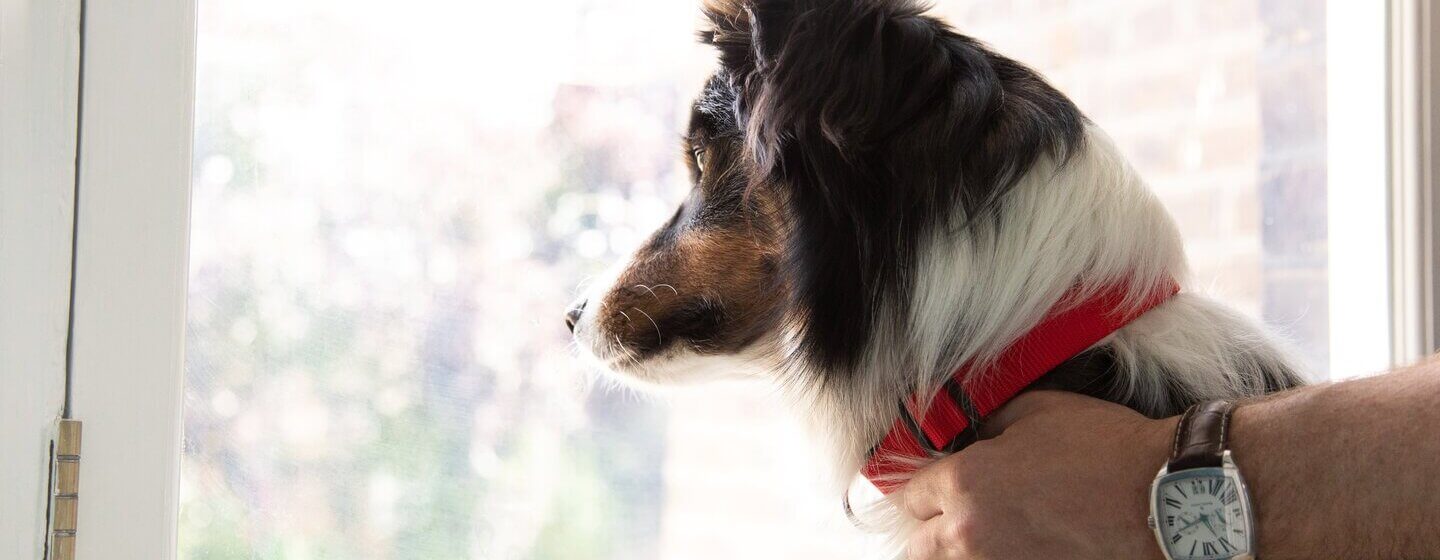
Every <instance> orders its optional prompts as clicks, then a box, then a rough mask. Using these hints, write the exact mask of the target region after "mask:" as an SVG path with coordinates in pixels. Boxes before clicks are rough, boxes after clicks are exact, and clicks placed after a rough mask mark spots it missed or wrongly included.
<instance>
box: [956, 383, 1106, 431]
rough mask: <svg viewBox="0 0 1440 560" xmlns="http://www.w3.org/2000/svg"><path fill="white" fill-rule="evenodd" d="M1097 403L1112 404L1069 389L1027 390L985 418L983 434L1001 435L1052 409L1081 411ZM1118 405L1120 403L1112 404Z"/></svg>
mask: <svg viewBox="0 0 1440 560" xmlns="http://www.w3.org/2000/svg"><path fill="white" fill-rule="evenodd" d="M1096 405H1102V406H1103V405H1110V403H1107V402H1106V401H1102V400H1100V399H1097V398H1094V397H1087V396H1085V395H1081V394H1077V393H1071V392H1067V391H1046V390H1041V391H1026V392H1024V393H1020V394H1019V395H1016V396H1015V398H1013V399H1010V402H1008V403H1005V405H1004V406H1001V407H1000V408H999V409H997V410H996V411H995V412H994V413H992V414H991V415H990V416H989V417H987V418H986V419H985V422H984V423H983V425H982V426H983V429H982V434H981V435H982V436H984V437H986V438H992V437H995V436H998V435H1000V434H1001V433H1002V432H1004V431H1005V429H1006V428H1009V427H1010V426H1013V425H1015V423H1016V422H1020V421H1021V420H1023V419H1025V418H1028V417H1031V416H1034V415H1036V414H1041V413H1045V412H1050V411H1057V410H1070V411H1079V410H1083V409H1087V408H1093V407H1095V406H1096ZM1110 406H1118V405H1110Z"/></svg>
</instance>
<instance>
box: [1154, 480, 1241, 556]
mask: <svg viewBox="0 0 1440 560" xmlns="http://www.w3.org/2000/svg"><path fill="white" fill-rule="evenodd" d="M1152 495H1153V499H1154V501H1155V507H1154V508H1153V510H1152V511H1154V512H1155V533H1156V537H1157V538H1158V539H1159V540H1160V546H1163V547H1165V549H1166V550H1167V551H1169V553H1170V558H1172V559H1174V560H1220V559H1226V558H1233V557H1236V556H1240V555H1245V554H1249V553H1250V551H1251V549H1252V546H1251V543H1252V542H1253V539H1254V535H1253V530H1252V527H1251V523H1250V519H1251V517H1250V503H1249V499H1248V497H1247V495H1246V492H1245V488H1244V482H1242V481H1241V480H1240V475H1239V473H1238V472H1236V471H1234V470H1233V469H1223V468H1214V469H1190V470H1184V471H1180V472H1176V473H1171V474H1167V475H1165V476H1163V477H1161V478H1160V479H1159V480H1157V481H1156V482H1155V486H1154V487H1153V488H1152Z"/></svg>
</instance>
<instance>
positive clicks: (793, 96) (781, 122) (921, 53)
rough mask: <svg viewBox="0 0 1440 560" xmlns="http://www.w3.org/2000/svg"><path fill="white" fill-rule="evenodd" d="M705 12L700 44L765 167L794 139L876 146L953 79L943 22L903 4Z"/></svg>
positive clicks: (746, 2)
mask: <svg viewBox="0 0 1440 560" xmlns="http://www.w3.org/2000/svg"><path fill="white" fill-rule="evenodd" d="M704 12H705V14H706V17H707V18H708V19H709V21H710V27H709V28H708V29H707V30H705V31H704V32H702V33H701V37H702V40H704V42H706V43H709V44H712V45H714V46H715V47H716V48H717V50H718V51H719V53H720V62H721V67H722V69H723V70H724V72H726V73H727V74H728V77H729V79H730V80H731V83H732V85H734V86H735V87H736V88H737V89H739V90H740V91H739V93H740V98H741V101H742V105H743V107H742V111H743V113H744V114H742V115H739V116H740V119H741V122H742V123H744V124H745V126H746V128H747V129H748V130H747V133H749V134H748V135H747V136H748V137H749V140H750V148H751V149H752V150H753V151H754V152H755V156H756V159H757V162H758V163H760V164H761V166H762V168H765V169H767V170H770V171H779V170H778V169H774V168H773V166H774V165H776V164H777V163H778V158H779V157H780V156H781V152H783V151H784V149H785V146H784V145H783V143H785V142H786V141H788V140H792V139H793V140H804V139H806V137H808V136H814V137H815V139H817V140H823V141H825V142H827V143H829V144H831V145H832V146H833V148H835V149H838V150H842V151H846V152H851V151H864V150H866V149H868V148H873V147H875V146H876V145H878V144H879V143H880V142H882V141H883V140H884V139H885V138H886V137H887V135H888V134H889V133H891V132H893V131H895V130H896V129H897V128H898V127H900V126H901V125H903V124H904V123H905V122H907V121H911V120H913V119H914V118H916V117H917V116H918V114H919V113H920V112H923V111H926V110H929V109H933V108H935V107H936V106H937V104H936V103H935V101H936V99H935V96H936V94H937V93H939V92H943V91H946V90H944V89H939V88H941V87H942V86H943V85H944V84H942V83H941V82H943V81H946V80H949V79H950V78H952V77H953V75H954V73H953V72H952V71H951V70H952V67H951V63H952V60H951V57H950V56H948V54H947V52H946V51H945V49H944V45H943V44H941V43H940V41H939V40H938V38H939V33H940V32H941V31H943V30H944V26H943V24H941V23H939V22H938V21H935V20H933V19H931V18H928V17H925V16H923V15H922V12H923V8H922V7H921V6H919V5H918V4H917V3H915V2H913V1H910V0H707V1H706V3H705V9H704ZM979 66H980V67H981V68H982V69H985V68H988V66H985V65H983V64H980V65H979Z"/></svg>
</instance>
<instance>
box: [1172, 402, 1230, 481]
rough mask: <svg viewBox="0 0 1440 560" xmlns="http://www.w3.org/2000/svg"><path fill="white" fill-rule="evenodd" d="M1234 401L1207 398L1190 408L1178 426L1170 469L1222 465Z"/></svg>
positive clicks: (1179, 469) (1178, 469) (1180, 469)
mask: <svg viewBox="0 0 1440 560" xmlns="http://www.w3.org/2000/svg"><path fill="white" fill-rule="evenodd" d="M1234 411H1235V403H1233V402H1230V401H1223V400H1220V401H1207V402H1202V403H1200V404H1197V405H1195V406H1192V407H1190V408H1189V409H1187V410H1186V411H1185V414H1183V415H1181V416H1180V425H1179V426H1178V427H1176V428H1175V447H1174V449H1172V450H1171V451H1170V466H1169V469H1168V470H1169V472H1175V471H1183V470H1186V469H1198V468H1205V467H1219V466H1220V465H1221V463H1222V462H1223V460H1224V456H1225V446H1226V444H1227V442H1226V440H1225V438H1226V437H1227V436H1228V434H1226V431H1227V430H1228V429H1229V427H1230V413H1231V412H1234Z"/></svg>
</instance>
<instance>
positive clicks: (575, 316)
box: [565, 300, 589, 334]
mask: <svg viewBox="0 0 1440 560" xmlns="http://www.w3.org/2000/svg"><path fill="white" fill-rule="evenodd" d="M586 303H589V300H582V301H581V302H580V303H578V304H576V305H575V307H571V308H570V309H569V310H567V311H565V326H566V327H568V328H569V329H570V332H571V333H572V334H573V333H574V332H575V323H579V322H580V314H581V313H584V312H585V304H586Z"/></svg>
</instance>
